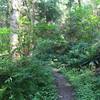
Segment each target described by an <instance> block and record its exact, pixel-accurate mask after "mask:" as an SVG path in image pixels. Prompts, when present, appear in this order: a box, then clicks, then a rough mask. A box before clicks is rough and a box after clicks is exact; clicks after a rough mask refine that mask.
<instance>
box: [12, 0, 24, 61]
mask: <svg viewBox="0 0 100 100" xmlns="http://www.w3.org/2000/svg"><path fill="white" fill-rule="evenodd" d="M21 4H22V1H21V0H11V1H10V10H11V11H10V12H11V17H10V19H11V20H10V28H11V30H12V33H11V35H10V40H11V41H10V43H11V53H12V57H13V59H14V60H15V59H18V58H19V54H18V52H17V50H16V49H17V46H18V28H19V23H18V20H19V18H20V8H21Z"/></svg>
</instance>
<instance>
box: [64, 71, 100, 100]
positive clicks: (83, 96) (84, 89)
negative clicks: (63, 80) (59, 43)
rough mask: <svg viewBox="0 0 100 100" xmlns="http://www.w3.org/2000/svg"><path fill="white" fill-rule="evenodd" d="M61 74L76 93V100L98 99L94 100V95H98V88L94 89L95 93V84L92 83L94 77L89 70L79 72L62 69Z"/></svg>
mask: <svg viewBox="0 0 100 100" xmlns="http://www.w3.org/2000/svg"><path fill="white" fill-rule="evenodd" d="M62 73H63V74H64V75H65V76H66V77H68V78H69V80H70V82H71V83H72V85H73V86H74V88H75V91H76V94H75V95H76V100H99V99H100V98H99V97H100V96H98V99H96V97H97V96H96V95H98V94H100V93H99V92H97V91H99V88H96V89H97V91H95V90H94V89H95V87H96V84H97V82H96V81H95V82H94V80H95V79H96V77H95V76H94V73H93V72H92V71H91V70H90V69H81V70H80V71H77V69H67V70H66V69H62ZM99 78H100V77H98V79H99Z"/></svg>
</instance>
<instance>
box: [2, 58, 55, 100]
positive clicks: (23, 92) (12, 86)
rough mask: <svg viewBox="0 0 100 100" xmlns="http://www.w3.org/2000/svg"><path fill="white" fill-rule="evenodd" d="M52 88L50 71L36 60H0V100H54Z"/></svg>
mask: <svg viewBox="0 0 100 100" xmlns="http://www.w3.org/2000/svg"><path fill="white" fill-rule="evenodd" d="M45 80H46V81H45ZM54 88H55V86H54V85H53V78H52V74H51V69H50V68H45V67H44V65H42V64H41V61H39V60H38V59H35V58H34V57H33V58H31V59H30V58H25V59H22V60H20V61H18V62H17V64H15V63H13V62H12V61H10V60H4V59H3V60H0V98H2V99H1V100H4V99H6V100H35V99H37V100H44V98H45V99H46V100H54V99H55V100H56V93H55V92H56V91H55V89H54Z"/></svg>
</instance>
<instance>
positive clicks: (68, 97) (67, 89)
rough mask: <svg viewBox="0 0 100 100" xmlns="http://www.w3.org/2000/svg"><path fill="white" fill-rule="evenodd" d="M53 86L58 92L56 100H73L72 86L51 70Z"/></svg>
mask: <svg viewBox="0 0 100 100" xmlns="http://www.w3.org/2000/svg"><path fill="white" fill-rule="evenodd" d="M53 74H54V78H55V84H56V87H57V90H58V94H59V97H58V100H74V95H73V94H74V92H73V88H72V86H71V85H70V84H69V82H68V81H67V80H66V79H65V78H64V76H63V75H62V74H60V73H59V72H58V71H56V70H53Z"/></svg>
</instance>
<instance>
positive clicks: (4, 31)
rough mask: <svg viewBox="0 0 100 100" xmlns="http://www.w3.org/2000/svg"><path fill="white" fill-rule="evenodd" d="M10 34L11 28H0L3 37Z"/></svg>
mask: <svg viewBox="0 0 100 100" xmlns="http://www.w3.org/2000/svg"><path fill="white" fill-rule="evenodd" d="M10 33H11V31H10V29H9V28H6V27H4V28H0V35H2V34H10Z"/></svg>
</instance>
